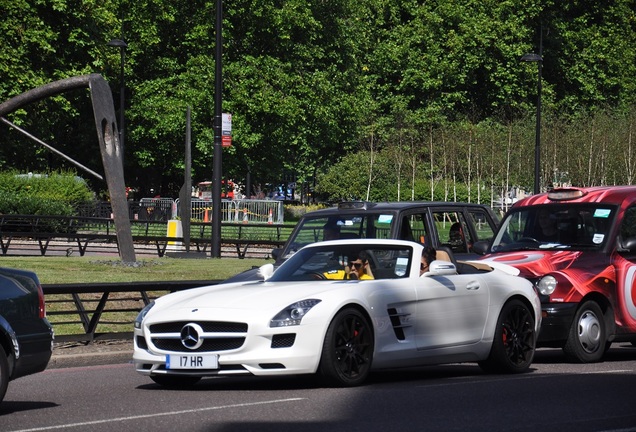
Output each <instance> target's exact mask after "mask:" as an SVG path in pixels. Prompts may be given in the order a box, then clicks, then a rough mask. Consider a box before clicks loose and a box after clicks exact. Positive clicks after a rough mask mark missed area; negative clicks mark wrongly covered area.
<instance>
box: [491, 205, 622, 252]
mask: <svg viewBox="0 0 636 432" xmlns="http://www.w3.org/2000/svg"><path fill="white" fill-rule="evenodd" d="M615 214H616V208H615V207H614V206H609V205H607V204H605V205H603V204H572V203H562V204H555V205H537V206H529V207H520V208H518V209H513V210H511V211H510V212H509V213H508V214H507V215H506V217H505V219H504V220H503V222H502V224H501V228H500V229H499V232H498V233H497V235H496V236H495V239H494V241H493V243H492V246H491V251H492V252H504V251H513V250H529V249H581V250H589V249H601V248H602V247H603V245H604V244H605V243H606V242H607V239H608V237H609V229H610V227H611V225H612V221H613V219H614V217H615Z"/></svg>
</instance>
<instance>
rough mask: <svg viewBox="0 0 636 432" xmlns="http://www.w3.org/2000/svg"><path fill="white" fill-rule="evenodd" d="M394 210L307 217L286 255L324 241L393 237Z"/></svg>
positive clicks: (289, 245) (287, 256)
mask: <svg viewBox="0 0 636 432" xmlns="http://www.w3.org/2000/svg"><path fill="white" fill-rule="evenodd" d="M394 219H395V218H394V215H393V214H392V213H387V214H377V213H376V214H368V213H366V214H349V215H337V216H324V217H318V218H306V219H303V220H302V222H301V225H299V227H298V229H297V231H295V234H294V237H293V238H290V239H289V243H288V247H287V249H286V250H285V256H284V258H289V255H290V254H293V253H294V252H296V251H297V250H299V249H300V248H302V247H303V246H306V245H308V244H312V243H316V242H319V241H324V240H337V239H361V238H379V239H386V238H390V234H391V223H392V222H393V220H394Z"/></svg>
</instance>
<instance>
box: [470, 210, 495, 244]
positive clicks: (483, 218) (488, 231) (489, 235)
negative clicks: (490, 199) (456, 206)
mask: <svg viewBox="0 0 636 432" xmlns="http://www.w3.org/2000/svg"><path fill="white" fill-rule="evenodd" d="M468 217H469V218H470V222H469V223H471V225H472V226H473V227H474V228H475V232H476V235H477V238H475V239H471V241H472V243H474V242H476V241H484V240H485V241H491V240H492V239H493V237H494V236H495V231H494V230H495V228H496V227H493V226H491V225H490V222H489V221H490V219H489V218H488V215H487V214H486V212H485V211H484V210H483V209H471V210H469V211H468Z"/></svg>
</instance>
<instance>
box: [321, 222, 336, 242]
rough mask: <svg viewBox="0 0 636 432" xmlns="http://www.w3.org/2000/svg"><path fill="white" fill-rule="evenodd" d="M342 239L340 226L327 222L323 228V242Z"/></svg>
mask: <svg viewBox="0 0 636 432" xmlns="http://www.w3.org/2000/svg"><path fill="white" fill-rule="evenodd" d="M339 238H340V226H338V225H337V224H335V223H330V222H327V223H326V224H325V225H324V226H323V227H322V239H323V241H327V240H338V239H339Z"/></svg>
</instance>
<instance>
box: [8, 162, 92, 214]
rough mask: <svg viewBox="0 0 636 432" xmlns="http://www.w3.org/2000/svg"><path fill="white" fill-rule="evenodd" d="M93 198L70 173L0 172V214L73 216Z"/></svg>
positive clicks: (84, 186) (83, 183) (82, 184)
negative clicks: (82, 205)
mask: <svg viewBox="0 0 636 432" xmlns="http://www.w3.org/2000/svg"><path fill="white" fill-rule="evenodd" d="M92 199H93V192H92V191H91V190H90V189H89V187H88V185H87V184H86V182H85V181H83V180H82V179H81V178H79V177H77V176H76V175H75V174H74V173H71V172H56V173H51V174H19V173H18V172H16V171H6V172H0V213H2V214H24V215H51V216H72V215H74V214H75V208H76V207H77V206H78V205H80V204H83V203H86V202H89V201H91V200H92Z"/></svg>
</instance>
